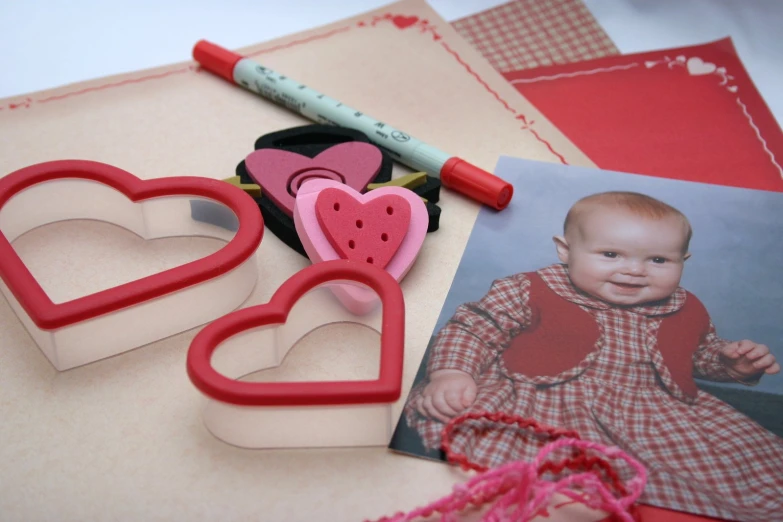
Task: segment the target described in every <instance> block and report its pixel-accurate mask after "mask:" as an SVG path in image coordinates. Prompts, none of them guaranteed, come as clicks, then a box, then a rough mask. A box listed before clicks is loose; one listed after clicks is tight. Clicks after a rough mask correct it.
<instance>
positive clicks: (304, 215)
mask: <svg viewBox="0 0 783 522" xmlns="http://www.w3.org/2000/svg"><path fill="white" fill-rule="evenodd" d="M325 188H337V189H340V190H343V191H345V192H347V193H348V194H351V195H352V196H354V198H355V199H357V200H359V201H360V202H363V201H368V200H372V199H375V198H379V197H382V196H383V195H385V194H396V195H400V196H402V197H404V198H405V199H406V200H408V202H409V203H410V204H411V218H410V224H409V228H408V233H407V234H406V235H405V239H404V240H403V242H402V245H400V248H399V249H398V251H397V253H396V254H395V255H394V256H393V257H392V259H391V261H389V263H388V264H387V265H386V268H385V270H386V271H387V272H388V273H389V274H391V276H392V277H394V279H395V280H397V281H398V282H400V281H402V279H403V278H404V277H405V276H406V275H407V274H408V272H409V271H410V269H411V267H412V266H413V264H414V263H415V261H416V258H417V257H418V254H419V252H420V251H421V246H422V245H423V244H424V239H425V238H426V237H427V227H428V226H429V215H428V213H427V207H426V206H425V204H424V202H423V201H422V200H421V198H419V196H417V195H416V194H415V193H414V192H413V191H411V190H409V189H405V188H402V187H382V188H377V189H374V190H371V191H369V192H367V193H365V194H361V193H359V192H357V191H356V190H354V189H353V188H351V187H349V186H347V185H344V184H340V183H336V182H334V181H331V180H325V179H317V180H310V181H308V182H306V183H304V184H303V185H302V186H301V187H300V190H299V194H297V198H296V206H295V207H294V224H295V225H296V230H297V232H298V233H299V237H300V238H301V239H302V246H304V248H305V251H306V252H307V255H308V257H309V258H310V260H311V261H312V262H313V263H318V262H323V261H331V260H334V259H340V255H339V254H338V253H337V251H336V250H335V249H334V247H333V246H332V245H331V243H330V242H329V239H328V238H327V237H326V236H325V235H324V233H323V232H322V231H321V228H320V225H318V219H317V217H316V216H315V202H316V200H317V198H318V194H319V193H320V191H321V190H323V189H325ZM315 226H317V227H318V230H311V229H310V227H315ZM315 232H318V234H316V233H315ZM332 291H333V292H334V293H335V295H336V296H337V297H338V299H340V301H341V302H342V303H343V305H344V306H345V307H347V308H348V309H349V310H350V311H351V312H353V313H355V314H357V315H361V314H365V313H369V312H370V311H371V310H372V309H373V307H374V306H375V305H376V304H377V303H378V299H377V296H376V295H375V294H373V293H372V292H367V291H366V290H365V289H362V288H355V287H348V286H346V287H342V286H335V287H334V288H333V289H332Z"/></svg>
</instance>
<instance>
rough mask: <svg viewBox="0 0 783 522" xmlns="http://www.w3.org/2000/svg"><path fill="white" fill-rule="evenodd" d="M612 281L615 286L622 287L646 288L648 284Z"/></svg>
mask: <svg viewBox="0 0 783 522" xmlns="http://www.w3.org/2000/svg"><path fill="white" fill-rule="evenodd" d="M611 283H612V284H613V285H615V286H619V287H620V288H644V287H645V286H647V285H643V284H635V283H616V282H614V281H611Z"/></svg>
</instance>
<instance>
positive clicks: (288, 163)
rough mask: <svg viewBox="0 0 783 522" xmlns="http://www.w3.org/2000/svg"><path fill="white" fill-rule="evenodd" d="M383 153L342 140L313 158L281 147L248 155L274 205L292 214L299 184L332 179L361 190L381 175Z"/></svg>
mask: <svg viewBox="0 0 783 522" xmlns="http://www.w3.org/2000/svg"><path fill="white" fill-rule="evenodd" d="M382 161H383V156H382V154H381V151H380V150H378V148H377V147H376V146H374V145H371V144H369V143H362V142H348V143H340V144H338V145H335V146H334V147H329V148H328V149H326V150H325V151H323V152H322V153H320V154H318V155H317V156H315V157H314V158H308V157H307V156H303V155H301V154H296V153H295V152H289V151H286V150H280V149H259V150H257V151H254V152H251V153H250V154H249V155H248V156H247V158H245V167H246V168H247V172H248V174H250V176H251V177H252V178H253V179H254V180H255V182H256V183H257V184H258V185H260V186H261V189H262V190H263V192H264V194H266V195H267V196H268V197H269V199H271V200H272V201H273V202H274V203H275V205H276V206H277V207H278V208H279V209H280V210H282V211H283V212H285V213H286V214H287V215H288V216H291V217H293V214H294V203H295V198H296V195H297V193H298V192H299V189H300V187H301V186H302V184H303V183H304V182H305V181H308V180H311V179H329V180H333V181H337V182H340V183H344V184H346V185H348V186H349V187H352V188H353V189H355V190H357V191H359V192H362V191H364V190H365V189H366V188H367V185H368V184H369V183H370V182H371V181H372V180H373V179H374V178H375V177H376V176H377V175H378V171H379V170H380V168H381V162H382Z"/></svg>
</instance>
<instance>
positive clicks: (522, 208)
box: [433, 157, 783, 395]
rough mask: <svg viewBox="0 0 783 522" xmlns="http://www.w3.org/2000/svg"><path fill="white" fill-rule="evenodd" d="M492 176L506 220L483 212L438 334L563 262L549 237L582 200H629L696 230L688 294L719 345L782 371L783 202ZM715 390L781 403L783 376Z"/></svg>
mask: <svg viewBox="0 0 783 522" xmlns="http://www.w3.org/2000/svg"><path fill="white" fill-rule="evenodd" d="M495 173H496V174H497V175H498V176H500V177H502V178H503V179H505V180H507V181H509V182H511V183H512V184H513V185H514V190H515V193H514V198H513V200H512V202H511V204H510V205H509V206H508V207H507V208H506V209H505V210H503V211H502V212H496V211H494V210H490V209H488V208H486V207H484V208H482V210H481V211H480V213H479V216H478V218H477V220H476V224H475V227H474V229H473V231H472V233H471V236H470V239H469V240H468V243H467V246H466V249H465V253H464V255H463V257H462V260H461V262H460V265H459V268H458V269H457V273H456V276H455V279H454V282H453V283H452V287H451V289H450V290H449V293H448V296H447V298H446V301H445V303H444V306H443V309H442V310H441V314H440V317H439V319H438V322H437V324H436V327H435V330H434V332H433V334H434V333H436V332H437V331H438V330H439V329H440V328H441V327H442V326H443V324H445V322H446V321H447V320H448V319H449V318H450V317H451V316H452V314H453V313H454V311H455V310H456V308H457V306H459V305H460V304H462V303H464V302H466V301H475V300H478V299H480V298H481V296H483V295H484V294H485V293H486V292H487V290H488V289H489V287H490V285H491V284H492V281H493V280H495V279H497V278H500V277H504V276H506V275H509V274H512V273H516V272H525V271H532V270H536V269H538V268H541V267H544V266H547V265H550V264H552V263H556V262H558V259H557V256H556V253H555V246H554V243H553V242H552V236H554V235H557V234H561V233H562V226H563V220H564V218H565V215H566V213H567V212H568V209H569V208H570V207H571V205H572V204H573V203H574V202H575V201H576V200H578V199H579V198H581V197H583V196H586V195H589V194H593V193H596V192H603V191H606V190H629V191H634V192H641V193H644V194H647V195H650V196H652V197H655V198H658V199H660V200H662V201H664V202H666V203H668V204H670V205H672V206H674V207H676V208H677V209H679V210H680V211H682V212H683V213H684V214H685V215H686V216H687V217H688V219H689V220H690V221H691V224H692V226H693V231H694V233H693V239H692V241H691V248H690V251H691V253H692V257H691V258H690V259H689V260H688V261H687V262H686V264H685V271H684V274H683V278H682V282H681V285H682V286H683V287H684V288H686V289H687V290H689V291H691V292H693V293H694V294H695V295H696V296H697V297H699V299H701V301H702V302H703V303H704V305H705V306H706V307H707V310H708V311H709V313H710V315H711V317H712V319H713V322H714V323H715V326H716V328H717V330H718V335H720V336H721V337H723V338H725V339H729V340H740V339H751V340H753V341H755V342H758V343H762V344H766V345H767V346H769V347H770V349H771V350H772V352H773V353H774V354H775V356H776V357H777V359H778V361H780V362H783V313H782V312H783V306H782V305H783V273H781V268H783V266H782V265H783V194H781V193H775V192H765V191H759V190H749V189H740V188H733V187H724V186H717V185H707V184H702V183H693V182H685V181H678V180H669V179H663V178H654V177H648V176H640V175H633V174H626V173H618V172H608V171H602V170H598V169H590V168H583V167H572V166H566V165H560V164H554V163H541V162H534V161H529V160H522V159H516V158H510V157H501V158H500V160H499V162H498V164H497V167H496V169H495ZM737 175H738V176H741V175H742V173H741V172H738V173H737ZM714 384H718V383H714ZM718 385H719V386H723V387H735V388H743V389H752V390H758V391H765V392H768V393H775V394H780V395H783V372H782V373H779V374H777V375H767V376H765V377H764V378H763V379H762V381H761V383H760V384H758V385H757V386H755V387H753V388H748V387H746V386H744V385H741V384H732V383H725V384H724V383H720V384H718Z"/></svg>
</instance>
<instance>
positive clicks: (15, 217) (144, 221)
mask: <svg viewBox="0 0 783 522" xmlns="http://www.w3.org/2000/svg"><path fill="white" fill-rule="evenodd" d="M61 190H65V191H66V193H67V194H61V193H60V191H61ZM90 191H92V192H90ZM98 192H100V195H101V196H106V197H107V200H106V201H102V200H99V201H97V202H96V201H95V196H96V194H98ZM90 193H91V194H92V196H93V199H92V200H90V199H89V196H87V200H88V202H89V203H88V204H84V200H82V201H79V202H77V201H74V202H68V201H65V202H61V203H60V200H65V199H68V198H67V197H66V195H70V196H71V197H72V198H75V199H78V198H79V195H80V194H85V195H86V194H90ZM83 197H84V196H83ZM35 198H41V199H44V200H45V199H47V198H48V199H49V200H50V201H49V205H45V206H44V207H43V208H45V209H46V210H45V211H40V212H37V213H30V212H29V211H28V212H25V210H24V208H25V205H24V204H23V203H25V202H27V203H30V201H26V200H27V199H29V200H32V201H36V199H35ZM178 198H182V199H184V198H190V199H187V201H186V202H185V203H183V205H185V204H186V203H187V204H189V205H190V208H191V216H189V219H190V220H192V221H193V222H196V221H199V220H197V219H196V218H195V216H194V215H193V214H194V207H193V204H194V202H196V201H198V202H202V201H203V200H206V202H204V203H207V202H211V203H213V204H214V203H217V205H214V206H215V207H216V208H217V207H219V208H221V209H224V208H228V209H229V210H230V211H231V212H233V215H234V216H235V219H236V220H238V223H239V226H238V229H237V230H236V233H233V232H231V233H228V232H227V231H226V230H225V229H224V228H220V227H219V226H218V227H214V226H213V225H210V224H205V223H199V225H198V226H199V227H201V228H199V231H200V232H199V233H198V234H178V233H174V232H173V231H172V230H167V227H165V226H162V227H161V223H160V222H156V221H154V219H155V218H154V217H152V216H151V214H150V213H151V212H155V209H160V208H164V206H165V205H166V204H169V206H171V205H172V204H173V203H172V202H174V201H177V199H178ZM112 199H113V200H117V201H113V203H117V202H118V201H120V200H121V201H123V202H124V203H125V204H126V205H127V206H128V207H133V210H134V212H137V214H134V215H132V219H130V221H132V222H133V226H131V225H128V224H127V223H126V224H123V223H121V222H119V221H122V219H126V220H128V219H129V218H128V215H124V214H123V215H121V218H120V216H114V215H113V212H115V208H108V207H111V205H112V201H109V200H112ZM58 203H59V204H60V205H61V206H60V207H58ZM77 203H78V204H77ZM183 208H184V207H183ZM150 209H153V210H150ZM148 210H149V212H148ZM160 212H161V211H160V210H157V214H155V215H160ZM110 215H112V216H113V217H116V218H117V219H112V217H109V216H110ZM71 219H93V220H98V221H103V222H107V223H111V224H115V225H118V226H120V227H122V228H125V229H126V230H129V231H131V232H134V233H136V235H139V236H140V237H142V238H144V239H154V238H159V237H177V236H182V235H186V236H187V235H203V236H206V237H213V238H217V239H222V240H226V241H227V244H226V245H225V246H223V247H222V248H220V249H219V250H218V251H217V252H214V253H212V254H210V255H208V256H206V257H203V258H201V259H197V260H194V261H191V262H189V263H185V264H183V265H180V266H176V267H173V268H170V269H167V270H164V271H162V272H158V273H156V274H152V275H149V276H146V277H143V278H140V279H137V280H134V281H130V282H127V283H123V284H121V285H118V286H115V287H112V288H108V289H104V290H101V291H98V292H95V293H92V294H89V295H85V296H81V297H77V298H75V299H71V300H69V301H65V302H62V303H54V302H53V301H52V300H51V299H50V297H49V296H48V295H47V294H46V292H45V291H44V290H43V288H42V287H41V286H40V284H39V283H38V281H36V279H35V277H34V276H33V275H32V274H31V272H30V271H29V270H28V268H27V267H26V266H25V264H24V262H23V261H22V260H21V258H20V257H19V256H18V254H17V253H16V251H15V250H14V248H13V246H12V244H11V242H12V241H13V240H14V239H15V238H17V237H19V236H21V235H22V234H24V233H26V232H28V231H30V230H32V229H34V228H37V227H39V226H42V225H46V224H50V223H55V222H59V221H65V220H71ZM134 220H135V221H134ZM194 226H196V225H194ZM155 227H157V229H156V230H155V231H154V232H150V230H152V229H154V228H155ZM134 228H135V230H134ZM140 230H141V231H143V233H142V232H140ZM263 232H264V224H263V218H262V217H261V215H260V213H259V212H258V209H257V207H256V205H255V202H254V201H253V199H252V198H251V197H250V196H248V195H247V194H245V193H244V192H243V191H242V190H241V189H238V188H236V187H232V186H230V185H229V184H228V183H225V182H222V181H219V180H213V179H208V178H200V177H195V176H179V177H168V178H158V179H150V180H142V179H140V178H138V177H136V176H134V175H133V174H131V173H129V172H127V171H124V170H122V169H120V168H118V167H115V166H112V165H109V164H105V163H100V162H95V161H89V160H57V161H50V162H44V163H38V164H35V165H30V166H27V167H23V168H21V169H19V170H16V171H14V172H12V173H10V174H8V175H7V176H5V177H3V178H0V283H1V284H0V291H2V293H3V294H4V296H5V297H6V299H7V301H8V302H9V304H10V305H11V307H12V308H13V310H14V312H15V313H16V315H17V317H19V319H20V320H21V321H22V323H23V324H24V326H25V327H26V329H27V331H28V333H29V334H30V335H31V336H32V337H33V339H34V340H35V341H36V343H37V344H38V346H39V348H40V349H41V350H42V351H43V352H44V354H45V355H46V356H47V358H48V359H49V361H50V363H51V364H52V365H53V366H54V367H55V368H56V369H58V370H64V369H69V368H72V367H75V366H80V365H83V364H88V363H91V362H94V361H96V360H99V359H103V358H106V357H109V356H112V355H117V354H119V353H123V352H125V351H129V350H131V349H134V348H138V347H139V346H143V345H145V344H149V343H150V342H154V341H156V340H159V339H162V338H165V337H168V336H170V335H174V334H176V333H179V332H182V331H185V330H187V329H190V328H193V327H195V326H198V325H200V324H204V323H205V322H209V321H211V320H213V319H215V318H216V317H219V316H220V315H222V314H223V313H226V312H228V311H231V310H233V309H235V308H236V307H237V306H239V305H241V304H242V303H243V302H244V301H245V299H247V296H248V295H249V294H250V292H251V291H252V289H253V287H254V286H255V282H256V280H257V270H256V267H255V261H254V254H255V252H256V250H257V249H258V247H259V245H260V244H261V240H262V238H263ZM6 233H9V234H10V235H11V238H10V239H9V237H8V236H7V235H6ZM229 236H230V237H229ZM215 292H222V293H224V294H221V298H220V299H218V300H214V299H210V298H214V296H215V295H216V294H215ZM175 298H178V299H182V298H187V299H188V300H193V302H192V303H190V306H189V307H190V308H195V307H196V306H198V303H203V304H204V305H205V306H206V308H205V309H203V310H202V309H200V308H196V311H195V312H193V313H191V314H188V313H185V314H181V313H180V314H177V313H175V312H171V311H169V310H166V308H165V306H170V305H171V304H172V303H173V302H174V301H172V300H173V299H175ZM210 304H212V305H214V308H212V311H211V312H209V313H207V312H208V311H209V310H210V308H209V305H210ZM151 309H154V310H153V311H152V312H151V311H150V310H151ZM155 310H157V311H155ZM161 310H166V311H169V316H170V320H168V321H166V322H164V323H161V324H159V325H158V327H152V326H150V327H148V328H138V327H136V328H135V330H136V331H137V332H130V333H129V335H127V336H124V335H121V334H120V333H119V332H118V331H114V333H115V334H116V335H114V336H112V337H111V342H107V338H106V336H105V335H104V336H101V335H97V334H98V333H99V332H100V330H99V329H100V328H102V327H103V328H107V327H108V328H120V329H121V327H122V325H123V323H124V321H125V320H126V319H127V320H130V321H132V324H138V323H137V321H139V320H143V319H149V314H151V313H159V312H160V311H161ZM171 316H173V317H171ZM107 325H110V326H107ZM145 326H147V325H146V324H145ZM100 339H102V340H103V341H104V346H98V344H99V340H100ZM58 340H59V342H58Z"/></svg>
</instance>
